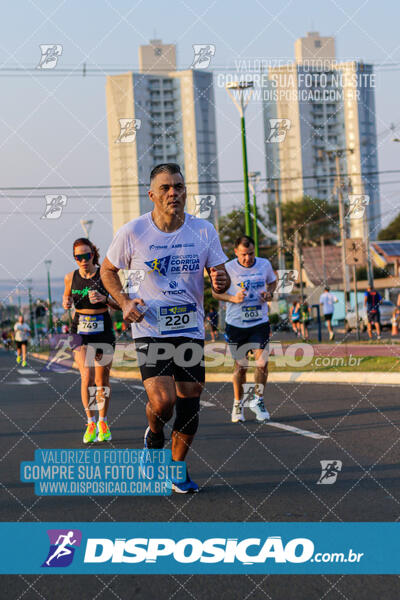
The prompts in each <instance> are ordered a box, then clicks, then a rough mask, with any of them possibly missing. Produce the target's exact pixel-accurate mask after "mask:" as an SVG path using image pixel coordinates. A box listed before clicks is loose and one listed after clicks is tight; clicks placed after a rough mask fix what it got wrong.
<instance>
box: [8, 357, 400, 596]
mask: <svg viewBox="0 0 400 600" xmlns="http://www.w3.org/2000/svg"><path fill="white" fill-rule="evenodd" d="M42 366H43V365H42V363H40V362H39V361H37V360H35V359H32V360H31V361H29V364H28V368H27V369H25V370H23V369H22V368H20V367H19V366H17V365H16V364H15V357H14V354H13V353H8V354H7V353H6V352H5V351H4V350H1V351H0V392H1V401H0V414H1V421H0V482H1V483H0V486H1V487H0V510H1V520H2V521H66V520H68V521H111V520H112V521H114V520H115V521H394V520H396V519H398V517H399V512H400V511H399V507H400V481H399V477H398V464H399V440H400V437H399V431H400V429H399V428H400V405H399V402H398V390H397V389H396V388H395V387H390V386H379V385H377V386H357V387H355V386H351V385H335V386H333V385H327V384H325V385H313V384H270V385H268V387H267V391H266V394H265V398H266V404H267V407H268V409H269V410H270V412H271V416H272V420H271V423H270V424H265V423H262V424H260V423H257V422H256V421H255V418H254V416H253V415H252V413H250V412H249V411H248V410H246V417H247V420H246V422H245V423H238V424H232V423H231V422H230V411H231V403H232V390H231V384H230V383H225V384H222V383H214V384H208V385H207V387H206V389H205V391H204V393H203V396H202V402H203V405H202V412H201V425H200V429H199V432H198V435H197V437H196V440H195V443H194V446H193V449H192V451H191V453H190V455H189V460H188V464H189V466H190V471H191V475H192V478H193V479H194V480H195V481H197V482H198V484H199V485H200V486H201V491H200V493H199V494H196V495H191V496H181V495H177V494H174V495H173V496H171V497H144V498H140V497H130V498H124V497H116V498H114V497H112V498H110V497H96V498H88V497H68V498H66V497H37V496H35V494H34V491H33V485H30V484H25V483H21V482H20V481H19V464H20V462H21V461H23V460H33V455H34V450H35V449H37V448H81V447H84V446H83V444H82V435H83V431H84V417H83V411H82V408H81V403H80V395H79V385H80V383H79V377H78V375H77V373H76V372H75V371H74V372H69V373H64V374H56V373H48V372H46V373H43V372H41V368H42ZM43 378H44V379H43ZM377 383H378V382H377ZM145 403H146V397H145V394H144V390H143V387H142V385H141V384H140V383H138V382H130V381H127V380H122V381H117V380H113V383H112V400H111V408H110V411H109V422H110V426H111V430H112V434H113V440H112V442H111V443H110V446H111V447H113V448H121V449H122V448H141V447H142V438H143V432H144V429H145V426H146V422H145V416H144V406H145ZM310 433H311V434H317V436H320V437H310ZM102 446H104V445H102ZM322 460H330V461H334V460H336V461H341V462H342V470H341V472H340V473H339V474H338V477H337V480H336V482H335V483H334V484H332V485H318V484H317V481H318V479H319V477H320V475H321V465H320V461H322ZM106 597H110V598H120V599H123V600H126V599H128V598H129V599H130V598H138V599H141V598H146V599H147V598H160V599H164V598H165V599H166V600H167V599H171V600H172V598H174V599H176V598H177V599H181V598H182V599H185V598H191V599H193V598H194V599H195V600H200V599H201V600H203V599H204V600H205V599H207V600H212V599H214V598H218V599H225V598H229V599H230V598H235V599H236V598H243V599H244V598H246V599H247V598H248V599H251V600H253V599H258V598H262V599H265V598H270V599H272V600H275V599H278V598H279V599H281V598H282V599H285V600H292V599H293V600H294V599H296V600H302V599H303V598H304V600H314V599H315V600H317V599H318V600H319V599H321V600H322V598H324V599H328V600H332V599H336V598H337V599H338V600H339V599H341V600H343V599H344V598H348V599H350V598H357V599H364V598H365V599H368V600H369V599H371V600H372V599H375V598H377V597H384V598H385V599H387V600H391V599H392V598H393V599H395V598H398V597H400V579H399V578H398V577H394V576H393V577H392V576H385V577H378V576H368V577H367V576H363V577H362V576H346V577H342V576H322V575H321V576H283V575H280V576H276V575H275V576H253V575H252V576H244V575H242V576H211V575H207V576H206V575H204V576H200V575H196V576H170V575H168V576H161V575H160V576H154V575H153V576H151V577H150V576H73V577H72V576H70V577H68V576H64V577H62V576H57V575H53V576H47V577H43V576H25V575H24V576H18V577H17V576H3V577H1V578H0V598H1V599H3V598H4V599H7V600H14V599H15V600H17V599H18V600H21V599H22V598H23V599H24V600H31V599H32V600H33V599H37V598H42V600H43V598H44V599H46V600H47V599H49V600H50V599H51V600H52V599H54V598H57V599H58V598H60V599H63V600H64V599H65V600H69V599H74V600H76V598H82V599H86V598H87V599H92V598H93V599H94V598H96V599H101V598H106Z"/></svg>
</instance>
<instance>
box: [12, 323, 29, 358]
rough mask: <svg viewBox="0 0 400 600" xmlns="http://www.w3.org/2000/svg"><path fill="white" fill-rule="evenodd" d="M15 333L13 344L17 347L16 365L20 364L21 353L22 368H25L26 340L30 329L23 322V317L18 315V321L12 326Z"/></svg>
mask: <svg viewBox="0 0 400 600" xmlns="http://www.w3.org/2000/svg"><path fill="white" fill-rule="evenodd" d="M14 332H15V344H16V346H17V363H18V364H20V362H21V352H22V366H23V367H26V348H27V345H28V338H29V336H30V335H31V329H30V327H29V325H27V324H26V323H25V322H24V317H23V316H22V315H20V316H19V317H18V321H17V322H16V323H15V325H14Z"/></svg>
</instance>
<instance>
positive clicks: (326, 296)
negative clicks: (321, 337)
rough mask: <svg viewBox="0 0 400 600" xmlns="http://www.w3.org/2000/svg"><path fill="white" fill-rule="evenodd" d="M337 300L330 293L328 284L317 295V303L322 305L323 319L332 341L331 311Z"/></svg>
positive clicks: (333, 335)
mask: <svg viewBox="0 0 400 600" xmlns="http://www.w3.org/2000/svg"><path fill="white" fill-rule="evenodd" d="M336 302H339V300H338V299H337V298H336V296H335V295H334V294H332V293H331V291H330V289H329V287H328V286H326V288H325V291H324V293H323V294H321V295H320V297H319V303H320V305H321V306H322V312H323V314H324V319H325V323H326V326H327V328H328V332H329V341H332V340H333V339H334V337H335V332H334V331H333V327H332V317H333V311H334V310H335V307H334V304H336Z"/></svg>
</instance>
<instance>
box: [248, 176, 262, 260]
mask: <svg viewBox="0 0 400 600" xmlns="http://www.w3.org/2000/svg"><path fill="white" fill-rule="evenodd" d="M260 175H261V173H260V172H259V171H253V172H251V173H249V180H250V181H249V185H250V189H251V192H252V194H253V239H254V247H255V252H256V256H258V254H259V243H258V225H257V218H258V213H257V184H258V183H259V181H260Z"/></svg>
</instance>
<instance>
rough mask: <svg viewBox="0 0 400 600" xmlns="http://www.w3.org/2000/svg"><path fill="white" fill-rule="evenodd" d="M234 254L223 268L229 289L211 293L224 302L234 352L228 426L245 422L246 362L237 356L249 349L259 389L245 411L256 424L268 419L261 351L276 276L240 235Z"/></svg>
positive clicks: (264, 361)
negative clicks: (247, 411) (251, 415)
mask: <svg viewBox="0 0 400 600" xmlns="http://www.w3.org/2000/svg"><path fill="white" fill-rule="evenodd" d="M235 254H236V258H235V259H233V260H230V261H229V262H228V263H226V265H225V266H226V270H227V272H228V275H229V276H230V278H231V285H230V287H229V289H228V290H227V292H225V293H223V294H221V293H219V294H218V293H215V292H214V291H213V296H214V298H216V299H217V300H219V301H221V302H227V308H226V316H225V322H226V326H225V337H226V340H227V341H228V343H229V344H230V345H232V347H233V348H235V350H234V355H235V356H234V358H235V366H234V373H233V397H234V400H233V407H232V414H231V420H232V423H237V422H238V421H244V420H245V418H244V411H243V409H244V396H243V384H245V383H246V374H247V369H248V366H247V365H246V364H244V363H246V362H247V360H246V358H245V357H242V356H241V347H242V346H246V345H251V349H252V352H253V354H254V359H255V364H256V367H255V374H254V381H255V383H256V384H259V385H257V386H254V395H253V397H252V398H251V399H250V400H249V404H248V407H249V408H250V410H251V411H252V412H253V413H254V414H255V415H256V418H257V421H265V420H267V419H269V418H270V415H269V412H268V411H267V410H266V408H265V405H264V386H265V384H266V382H267V378H268V349H267V350H265V348H266V347H267V345H268V341H269V334H270V325H269V318H268V304H267V302H268V301H270V300H272V296H273V293H274V291H275V288H276V285H277V281H276V275H275V273H274V270H273V268H272V266H271V263H270V262H269V260H268V259H266V258H259V257H257V258H256V255H255V248H254V241H253V239H252V238H251V237H249V236H247V235H242V236H240V237H239V238H238V239H237V240H236V242H235ZM264 350H265V351H264ZM244 354H246V352H245V353H244ZM242 359H244V361H243V360H242ZM261 390H262V391H261Z"/></svg>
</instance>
